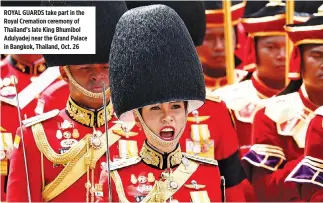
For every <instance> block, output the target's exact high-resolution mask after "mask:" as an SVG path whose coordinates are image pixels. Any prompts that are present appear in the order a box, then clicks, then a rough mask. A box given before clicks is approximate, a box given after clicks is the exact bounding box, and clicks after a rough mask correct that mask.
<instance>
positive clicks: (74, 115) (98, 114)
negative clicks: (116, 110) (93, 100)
mask: <svg viewBox="0 0 323 203" xmlns="http://www.w3.org/2000/svg"><path fill="white" fill-rule="evenodd" d="M106 110H107V121H110V120H111V118H112V115H113V109H112V102H110V103H109V104H108V105H107V107H106ZM66 112H67V114H68V116H69V117H70V118H71V119H73V120H74V121H76V122H78V123H80V124H82V125H84V126H87V127H91V128H92V127H98V128H99V127H101V126H103V125H104V109H103V107H102V108H100V109H97V110H94V109H87V108H85V107H81V106H80V105H77V104H76V103H75V102H74V101H73V100H72V98H71V97H69V98H68V100H67V103H66Z"/></svg>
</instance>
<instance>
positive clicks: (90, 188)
mask: <svg viewBox="0 0 323 203" xmlns="http://www.w3.org/2000/svg"><path fill="white" fill-rule="evenodd" d="M44 4H45V5H48V6H95V8H96V19H97V20H96V30H97V32H96V54H90V55H82V57H80V56H79V55H63V54H57V55H55V54H50V55H44V58H45V60H46V61H47V63H48V65H49V66H60V67H59V70H60V73H61V76H62V78H63V79H64V80H65V81H66V82H67V83H68V84H69V88H70V92H71V95H70V97H69V99H68V100H67V101H66V109H63V110H62V111H59V110H52V111H50V112H47V113H44V114H41V115H39V116H36V117H32V118H29V119H27V120H24V121H23V124H24V128H23V129H19V130H18V136H19V137H20V138H21V142H20V143H18V142H17V144H16V145H15V147H14V150H13V153H12V157H11V165H10V174H9V181H8V194H7V201H8V202H27V201H35V202H41V201H46V202H47V201H54V202H56V201H65V202H69V201H74V202H94V201H96V199H97V198H98V197H100V196H102V195H103V194H104V193H103V191H102V190H101V189H100V188H102V187H101V186H100V184H99V176H100V173H101V169H100V163H101V162H103V161H106V157H105V152H106V151H107V143H108V144H109V145H110V146H111V145H114V143H115V142H117V141H118V140H119V139H120V136H119V135H117V134H115V133H113V131H114V130H116V131H119V130H122V128H121V124H120V123H112V122H108V121H110V120H111V119H112V117H113V109H112V104H111V102H109V95H110V94H109V89H108V86H109V79H108V61H109V50H110V45H111V41H112V37H113V35H114V31H115V26H116V23H117V22H118V20H119V18H120V17H121V16H122V15H123V13H124V12H126V10H127V7H126V4H125V3H124V2H100V1H94V2H88V1H86V2H85V1H83V2H75V1H65V2H64V1H63V2H62V1H59V2H58V1H51V2H44ZM49 69H50V68H49ZM105 85H106V91H105V88H104V86H105ZM105 100H107V101H106V102H104V101H105ZM104 103H106V104H107V105H106V106H105V105H104ZM106 125H109V126H106ZM133 125H134V123H133V124H132V125H131V124H129V123H127V124H126V127H124V128H127V129H129V130H131V129H132V126H133ZM107 127H109V128H108V129H109V131H108V132H107V131H106V128H107ZM21 132H22V133H21ZM106 135H108V136H107V137H106ZM107 138H108V139H107Z"/></svg>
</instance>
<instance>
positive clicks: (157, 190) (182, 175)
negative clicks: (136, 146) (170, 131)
mask: <svg viewBox="0 0 323 203" xmlns="http://www.w3.org/2000/svg"><path fill="white" fill-rule="evenodd" d="M188 161H189V164H188V166H186V167H185V166H184V164H180V165H179V166H178V168H177V169H176V170H175V172H174V173H173V176H172V177H173V180H175V181H176V183H177V184H178V188H177V189H174V190H170V189H169V188H168V185H169V183H170V180H168V179H167V180H165V181H162V180H159V181H155V184H154V186H153V189H152V190H151V191H150V192H149V194H148V195H147V196H146V197H145V198H144V199H143V200H142V201H141V203H146V202H164V201H166V200H168V199H169V198H170V197H171V196H173V195H174V194H175V193H176V192H177V191H178V190H179V189H180V188H181V187H182V186H183V185H184V183H185V182H186V181H187V180H188V179H189V178H190V177H191V176H192V175H193V174H194V173H195V171H196V170H197V168H198V167H199V163H197V162H195V161H192V160H188ZM111 178H112V180H113V181H114V183H115V186H116V191H117V193H118V197H119V201H120V202H122V203H129V202H130V201H129V200H128V199H127V197H126V195H125V192H124V188H123V185H122V180H121V177H120V175H119V173H118V172H117V171H113V172H112V173H111ZM161 189H162V190H161ZM160 198H162V199H163V201H161V199H160Z"/></svg>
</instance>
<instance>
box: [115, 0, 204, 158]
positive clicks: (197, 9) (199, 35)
mask: <svg viewBox="0 0 323 203" xmlns="http://www.w3.org/2000/svg"><path fill="white" fill-rule="evenodd" d="M126 3H127V7H128V9H133V8H136V7H140V6H148V5H154V4H163V5H166V6H169V7H170V8H172V9H173V10H174V11H175V12H176V13H177V14H178V15H179V16H180V18H181V19H182V20H183V21H184V24H185V25H186V28H187V29H188V31H189V34H190V36H191V38H192V40H193V43H194V45H195V46H199V45H201V43H202V42H203V38H204V35H205V8H204V5H203V2H201V1H190V2H180V1H177V2H176V1H174V2H172V1H163V2H159V1H156V2H155V1H151V2H150V1H145V2H144V1H139V2H138V1H128V2H126ZM193 16H194V17H193ZM118 122H120V123H125V122H123V121H118ZM137 131H138V129H137V128H136V127H134V130H132V131H129V130H128V129H123V130H121V131H114V133H116V134H118V135H120V136H122V138H121V139H120V140H119V141H118V144H117V145H115V146H111V147H110V154H111V159H112V161H117V160H121V159H126V158H131V157H134V156H137V155H138V148H139V147H141V146H142V145H143V143H144V141H145V136H144V135H142V133H141V134H138V133H137ZM116 146H117V147H116Z"/></svg>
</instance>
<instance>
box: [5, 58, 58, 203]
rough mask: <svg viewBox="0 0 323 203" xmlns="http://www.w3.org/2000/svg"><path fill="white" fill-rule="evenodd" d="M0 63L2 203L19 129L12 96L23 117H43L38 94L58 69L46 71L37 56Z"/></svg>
mask: <svg viewBox="0 0 323 203" xmlns="http://www.w3.org/2000/svg"><path fill="white" fill-rule="evenodd" d="M0 64H1V66H0V106H1V119H0V121H1V122H0V127H1V129H0V130H1V131H0V133H1V138H2V140H3V141H4V142H3V144H2V145H1V146H2V148H1V149H0V150H1V152H3V153H5V154H6V156H5V157H4V158H3V159H1V163H2V171H1V192H2V195H1V201H5V194H4V192H5V191H6V183H7V178H5V177H7V175H8V174H9V171H8V169H9V159H10V153H11V151H12V147H13V140H14V137H15V135H16V129H17V128H18V127H19V119H18V111H17V108H16V106H17V105H16V99H15V97H16V95H17V94H18V95H19V100H20V109H21V112H22V116H23V118H26V117H33V116H35V115H38V114H42V113H43V112H44V108H45V104H46V100H44V99H42V98H41V95H42V93H43V92H44V90H46V88H48V87H49V86H50V85H51V84H52V83H53V82H54V81H55V80H59V79H58V77H59V75H60V74H59V71H58V68H57V67H56V68H51V69H47V64H46V62H45V59H44V58H43V56H42V55H40V54H10V55H7V57H6V58H5V59H3V60H2V61H1V62H0ZM46 69H47V70H46ZM14 80H16V83H17V84H16V87H17V91H18V92H17V91H16V88H15V85H14Z"/></svg>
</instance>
